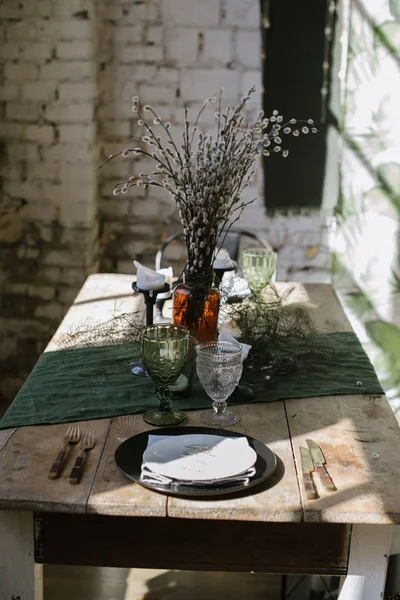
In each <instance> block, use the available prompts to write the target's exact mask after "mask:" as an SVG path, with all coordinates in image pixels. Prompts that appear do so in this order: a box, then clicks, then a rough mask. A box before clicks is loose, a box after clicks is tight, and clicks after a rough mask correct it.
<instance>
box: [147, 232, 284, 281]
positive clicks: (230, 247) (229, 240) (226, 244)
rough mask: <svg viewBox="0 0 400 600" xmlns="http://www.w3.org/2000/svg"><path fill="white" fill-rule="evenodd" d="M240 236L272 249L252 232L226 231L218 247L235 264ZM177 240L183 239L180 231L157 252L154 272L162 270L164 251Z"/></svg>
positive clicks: (168, 239)
mask: <svg viewBox="0 0 400 600" xmlns="http://www.w3.org/2000/svg"><path fill="white" fill-rule="evenodd" d="M242 236H244V237H248V238H251V239H252V240H254V241H255V242H257V244H258V245H259V246H262V247H263V248H266V249H267V250H271V249H272V248H271V246H270V245H269V244H268V243H267V242H266V241H265V240H263V239H262V238H261V237H259V236H258V235H257V234H255V233H253V232H252V231H247V230H245V229H234V230H233V229H232V230H230V231H228V233H227V234H226V235H225V234H224V233H223V234H222V236H221V238H220V239H221V244H220V246H221V248H224V249H225V250H226V251H227V252H228V253H229V256H230V257H231V259H232V260H234V261H236V262H237V261H238V259H239V251H240V238H241V237H242ZM177 239H182V240H183V239H184V238H183V232H182V231H178V233H174V234H172V235H170V236H169V237H167V239H166V240H165V242H164V243H163V244H162V246H161V248H160V249H159V250H158V252H157V254H156V259H155V269H156V271H157V270H158V269H162V260H163V256H164V252H165V250H166V249H167V247H168V246H169V244H171V243H172V242H174V241H175V240H177Z"/></svg>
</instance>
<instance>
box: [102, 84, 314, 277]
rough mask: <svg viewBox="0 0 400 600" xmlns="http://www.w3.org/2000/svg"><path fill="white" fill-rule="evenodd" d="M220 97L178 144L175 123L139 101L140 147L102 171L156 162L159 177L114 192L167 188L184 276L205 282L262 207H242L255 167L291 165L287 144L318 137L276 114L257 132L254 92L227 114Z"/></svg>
mask: <svg viewBox="0 0 400 600" xmlns="http://www.w3.org/2000/svg"><path fill="white" fill-rule="evenodd" d="M222 92H223V90H221V91H220V93H219V95H218V97H217V96H212V97H211V98H208V99H207V100H205V101H204V103H203V106H202V108H201V110H200V111H199V113H198V115H197V118H196V120H195V121H194V123H190V121H189V120H188V111H187V108H186V107H185V124H184V131H183V140H182V143H180V142H178V141H177V140H175V139H174V137H173V136H172V134H171V124H170V123H169V122H165V121H163V120H162V119H161V118H160V117H159V116H158V115H157V113H156V112H155V111H154V110H153V109H152V107H151V106H150V105H145V106H144V107H143V110H142V108H141V106H140V103H139V98H138V97H137V96H134V97H133V107H132V110H133V112H134V113H135V114H136V115H137V117H138V125H139V126H142V127H143V128H144V130H145V135H144V136H142V137H140V138H133V139H135V140H138V141H139V142H140V143H141V144H142V145H141V146H140V147H139V146H138V147H134V148H125V149H124V150H122V151H121V152H119V153H117V154H114V155H110V156H109V157H108V159H107V160H106V161H105V162H104V163H103V164H102V165H100V167H99V168H101V167H102V166H104V165H105V164H106V163H107V162H109V161H110V160H112V159H113V158H115V157H116V156H122V157H123V158H126V157H129V156H139V155H144V156H148V157H150V158H152V159H154V161H155V162H156V166H155V170H154V171H152V172H151V173H139V174H138V175H132V176H131V177H129V179H127V180H126V181H124V182H121V183H119V184H118V185H117V186H116V187H115V188H114V194H115V195H118V194H125V193H127V192H128V190H129V188H130V187H132V186H139V187H140V186H143V188H147V187H149V186H158V187H162V188H164V189H165V190H166V191H167V192H168V193H169V194H170V195H171V196H172V197H173V199H174V200H175V202H176V204H177V206H178V209H179V215H180V218H181V222H182V225H183V232H184V236H185V241H186V246H187V254H188V263H187V266H186V271H187V272H188V273H189V274H190V275H191V276H195V275H196V274H201V275H202V276H203V277H204V278H207V276H208V275H209V276H211V273H212V264H213V260H214V256H215V252H216V249H217V246H220V245H221V244H222V243H223V239H224V236H225V235H226V234H227V232H228V231H229V229H230V228H231V227H232V225H233V224H234V223H235V222H236V221H238V220H239V218H240V216H241V214H242V213H243V211H244V209H245V208H246V206H247V205H248V204H250V203H251V202H254V200H256V198H253V199H252V200H248V201H242V200H241V194H242V192H243V190H244V189H245V188H246V187H248V185H249V183H250V180H251V179H252V177H253V176H254V175H255V163H256V162H257V159H258V158H259V157H260V156H261V155H262V154H263V155H264V156H268V155H270V154H271V153H281V155H282V156H283V157H286V156H288V154H289V151H288V150H286V149H284V148H283V145H282V144H283V142H282V137H283V136H286V135H294V136H298V135H300V133H304V134H307V133H309V131H311V132H313V133H316V131H317V129H316V128H315V126H314V123H313V121H312V120H311V119H309V120H308V121H297V120H296V119H290V120H289V121H287V122H284V119H283V116H282V115H280V114H279V112H278V111H277V110H274V111H273V114H272V115H271V116H270V117H269V118H266V117H265V116H264V113H263V111H260V112H259V113H258V115H257V118H256V119H255V121H254V123H253V124H252V125H249V124H246V123H245V122H244V116H243V113H244V111H245V109H246V105H247V103H248V101H249V100H250V97H251V95H252V94H253V93H254V92H255V88H254V87H253V88H251V89H250V90H249V92H248V94H247V95H246V96H245V97H244V98H242V100H241V102H240V103H239V104H238V105H236V106H234V107H231V106H228V107H226V108H225V109H222ZM215 103H217V107H218V108H217V111H216V112H215V119H216V133H215V136H214V137H213V136H211V135H210V134H208V133H203V132H202V131H201V128H200V119H201V116H202V114H203V112H204V111H205V110H206V109H207V108H208V107H209V106H210V105H212V104H215ZM144 113H147V115H148V116H144Z"/></svg>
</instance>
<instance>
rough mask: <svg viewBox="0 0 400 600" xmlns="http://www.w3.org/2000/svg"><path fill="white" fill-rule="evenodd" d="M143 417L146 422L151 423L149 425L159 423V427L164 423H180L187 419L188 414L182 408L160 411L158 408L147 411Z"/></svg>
mask: <svg viewBox="0 0 400 600" xmlns="http://www.w3.org/2000/svg"><path fill="white" fill-rule="evenodd" d="M143 419H144V420H145V421H146V423H149V425H158V426H159V427H162V426H163V425H180V424H181V423H184V422H185V421H186V419H187V416H186V415H185V413H183V412H181V411H180V410H171V411H170V412H160V411H159V410H158V409H157V408H156V409H153V410H148V411H147V412H145V413H144V415H143Z"/></svg>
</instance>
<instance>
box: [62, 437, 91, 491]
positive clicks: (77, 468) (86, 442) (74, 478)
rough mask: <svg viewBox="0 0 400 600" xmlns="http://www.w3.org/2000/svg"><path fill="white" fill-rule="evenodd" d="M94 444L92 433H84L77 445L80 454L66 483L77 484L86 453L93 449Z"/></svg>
mask: <svg viewBox="0 0 400 600" xmlns="http://www.w3.org/2000/svg"><path fill="white" fill-rule="evenodd" d="M95 444H96V442H95V437H94V431H93V430H91V431H85V434H84V435H83V436H82V439H81V441H80V443H79V448H80V452H79V454H78V456H77V458H76V460H75V464H74V466H73V467H72V471H71V475H70V476H69V479H68V481H69V482H70V483H79V482H80V480H81V475H82V467H83V463H84V462H85V456H86V452H88V451H89V450H91V449H92V448H94V446H95Z"/></svg>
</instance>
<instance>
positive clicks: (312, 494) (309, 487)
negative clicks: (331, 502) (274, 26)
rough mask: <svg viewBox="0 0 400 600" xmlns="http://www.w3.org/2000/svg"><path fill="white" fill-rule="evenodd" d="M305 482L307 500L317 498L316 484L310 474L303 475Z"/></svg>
mask: <svg viewBox="0 0 400 600" xmlns="http://www.w3.org/2000/svg"><path fill="white" fill-rule="evenodd" d="M303 480H304V489H305V491H306V496H307V498H308V499H309V500H313V499H314V498H317V492H316V491H315V487H314V482H313V480H312V477H311V475H310V473H303Z"/></svg>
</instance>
